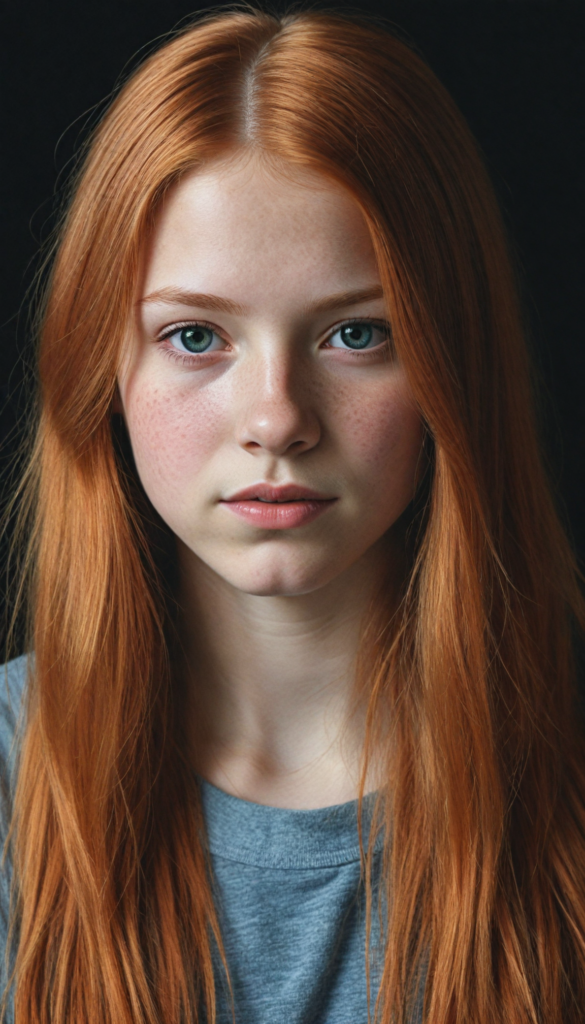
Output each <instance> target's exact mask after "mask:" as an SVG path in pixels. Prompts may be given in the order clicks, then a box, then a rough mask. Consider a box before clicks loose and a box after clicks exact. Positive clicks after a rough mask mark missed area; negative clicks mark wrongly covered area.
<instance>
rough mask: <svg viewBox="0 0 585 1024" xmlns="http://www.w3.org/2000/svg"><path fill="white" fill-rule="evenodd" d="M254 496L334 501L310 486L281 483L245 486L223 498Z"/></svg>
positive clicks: (291, 499)
mask: <svg viewBox="0 0 585 1024" xmlns="http://www.w3.org/2000/svg"><path fill="white" fill-rule="evenodd" d="M254 498H256V499H258V500H261V501H274V502H280V501H302V500H303V499H305V500H306V499H312V500H313V501H332V500H334V499H332V498H331V497H330V496H329V495H327V494H320V493H319V492H318V491H313V490H311V488H310V487H300V486H299V485H298V484H281V485H280V487H275V486H274V485H273V484H264V483H260V484H252V486H251V487H244V488H243V490H241V491H236V493H235V494H230V496H229V498H223V499H222V500H223V501H245V500H246V499H247V500H249V501H250V500H252V501H253V500H254Z"/></svg>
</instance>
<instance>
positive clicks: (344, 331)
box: [341, 324, 374, 348]
mask: <svg viewBox="0 0 585 1024" xmlns="http://www.w3.org/2000/svg"><path fill="white" fill-rule="evenodd" d="M373 333H374V331H373V329H372V327H371V326H370V324H347V326H346V327H342V328H341V338H342V341H343V342H344V343H345V344H346V345H349V347H350V348H365V347H366V345H369V343H370V342H371V340H372V337H373Z"/></svg>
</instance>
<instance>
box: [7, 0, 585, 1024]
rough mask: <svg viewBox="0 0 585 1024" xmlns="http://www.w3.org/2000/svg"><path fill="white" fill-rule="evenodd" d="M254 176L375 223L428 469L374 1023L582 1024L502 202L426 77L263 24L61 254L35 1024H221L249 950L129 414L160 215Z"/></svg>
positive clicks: (356, 48) (33, 698)
mask: <svg viewBox="0 0 585 1024" xmlns="http://www.w3.org/2000/svg"><path fill="white" fill-rule="evenodd" d="M237 147H257V148H259V149H261V150H262V151H264V152H266V153H268V154H273V155H275V156H277V157H279V158H281V159H283V160H285V161H288V162H289V163H292V164H295V165H303V166H308V167H312V168H316V169H318V170H320V171H321V172H322V173H323V174H324V175H327V176H328V177H329V178H330V179H334V180H335V181H336V182H337V183H341V184H342V185H343V186H344V187H345V188H346V189H348V190H349V191H350V192H351V193H352V195H353V196H354V197H355V199H356V200H357V202H358V203H359V205H360V207H361V208H362V210H363V212H364V215H365V217H366V219H367V222H368V225H369V228H370V230H371V234H372V239H373V242H374V246H375V249H376V253H377V256H378V260H379V265H380V270H381V274H382V278H383V283H384V287H385V291H386V297H387V303H388V308H389V312H390V319H391V322H392V324H393V331H394V337H395V344H396V348H397V352H398V355H399V357H400V358H401V360H402V362H403V364H404V367H405V368H406V371H407V374H408V377H409V380H410V383H411V386H412V389H413V391H414V394H415V397H416V400H417V402H418V405H419V407H420V410H421V412H422V416H423V417H424V421H425V423H426V426H427V431H428V437H429V450H430V451H431V455H430V469H429V475H428V500H426V502H425V503H424V508H423V509H422V511H421V510H419V511H417V512H416V513H415V512H413V522H412V527H411V529H410V532H409V537H410V541H409V544H410V550H409V570H408V575H407V579H406V580H405V582H404V589H403V595H402V600H401V604H400V607H399V609H398V611H397V612H395V613H394V615H393V617H392V619H391V621H390V619H389V613H388V612H387V611H386V610H385V608H386V605H385V602H384V601H383V600H381V601H380V602H379V604H378V605H377V606H376V607H375V608H374V609H373V611H372V616H371V620H370V621H369V623H368V626H367V628H366V629H365V632H364V636H363V644H362V650H361V670H360V671H361V675H360V679H359V681H358V682H359V687H360V688H361V692H363V693H364V694H365V696H366V698H367V701H368V716H367V722H368V727H367V740H368V742H367V748H366V754H367V753H368V752H369V751H372V752H374V751H375V756H376V757H381V758H382V759H384V763H385V765H386V767H385V769H384V770H385V778H386V780H387V785H385V786H383V787H382V789H381V790H380V796H379V811H380V814H379V817H378V826H379V827H384V828H385V829H386V831H387V836H388V841H387V845H386V854H385V861H384V864H385V874H384V884H385V886H386V893H387V899H386V900H385V902H384V915H385V916H384V921H383V926H384V933H385V958H384V963H383V973H382V981H381V986H380V994H379V998H378V1000H377V1003H376V1005H375V1006H372V1007H371V1014H372V1019H375V1020H377V1021H379V1022H380V1024H406V1022H407V1021H408V1020H409V1014H410V1013H411V1011H412V1004H413V998H414V997H413V993H414V992H415V991H416V987H417V979H418V978H419V977H420V975H421V972H423V971H426V977H427V984H426V999H425V1021H426V1022H428V1024H577V1021H578V1020H579V1019H582V1017H581V1013H582V1011H583V1007H584V1006H585V766H584V756H583V739H582V731H580V727H579V725H578V721H579V719H578V714H577V696H576V693H577V688H576V668H575V664H574V659H573V653H572V643H573V636H574V635H575V634H576V632H577V631H578V629H579V628H581V627H582V626H583V624H584V622H585V615H584V610H583V601H582V598H581V596H580V591H579V588H578V583H577V572H576V569H575V564H574V560H573V556H572V554H571V550H570V547H569V545H568V542H567V540H566V538H565V536H564V534H563V531H562V528H561V526H560V525H559V520H558V518H557V515H556V513H555V510H554V507H553V502H552V499H551V497H550V492H549V489H548V485H547V482H546V479H545V475H544V473H543V469H542V465H541V461H540V455H539V451H538V445H537V439H536V429H535V424H534V420H533V413H532V404H531V401H532V400H531V391H530V383H529V369H528V365H527V356H526V351H525V341H524V337H523V333H522V327H521V320H520V315H519V310H518V304H517V298H516V293H515V286H514V282H513V274H512V271H511V269H510V260H509V256H508V254H507V248H506V242H505V237H504V231H503V228H502V224H501V219H500V214H499V211H498V208H497V205H496V201H495V199H494V195H493V191H492V188H491V185H490V183H489V180H488V178H487V175H486V171H485V169H484V166H483V164H482V161H481V158H480V156H479V155H478V150H477V147H476V144H475V143H474V141H473V139H472V137H471V135H470V132H469V130H468V128H467V126H466V124H465V122H464V120H463V118H462V117H461V115H460V114H459V112H458V111H457V109H456V107H455V105H454V104H453V102H452V100H451V99H450V97H449V95H448V94H447V93H446V91H445V90H444V88H443V87H442V86H441V85H440V84H439V82H438V81H437V79H436V78H435V77H434V75H433V74H432V72H431V71H430V70H429V68H428V67H427V66H426V65H425V64H424V63H423V61H422V60H421V59H420V58H419V57H418V56H417V55H416V54H415V53H413V52H412V51H411V50H410V49H409V48H408V47H407V46H406V45H404V44H403V43H402V42H400V41H398V40H397V39H395V38H394V37H393V36H391V35H390V34H387V33H386V32H384V31H381V30H380V29H379V28H378V27H372V26H368V24H366V23H361V22H359V21H357V22H356V21H352V20H348V19H347V18H345V17H341V16H335V15H328V14H323V13H318V12H307V13H298V14H294V15H291V16H287V17H284V18H282V19H280V20H279V19H277V18H275V17H272V16H269V15H266V14H263V13H260V12H254V11H244V12H242V11H235V12H232V13H223V14H219V15H214V16H209V17H207V18H204V19H202V20H200V21H198V22H197V23H196V24H195V25H192V26H190V27H189V28H187V29H186V30H184V31H182V32H181V33H180V34H178V35H176V36H175V37H174V38H172V39H171V41H170V42H168V43H167V44H166V45H164V46H163V47H162V48H160V49H159V50H158V51H156V52H155V53H154V54H152V55H151V56H149V57H148V59H147V60H146V61H145V62H144V63H143V64H142V66H141V67H140V68H139V69H138V70H137V71H136V72H135V73H134V74H133V75H132V76H131V77H130V79H129V80H128V82H127V83H126V84H125V86H124V87H123V88H122V90H121V91H120V92H119V94H118V96H117V98H116V99H115V100H114V102H113V103H112V105H111V107H110V109H109V111H108V112H107V114H106V116H105V117H104V119H103V120H102V122H101V124H100V125H99V126H98V128H97V129H96V130H95V132H94V134H93V137H92V139H91V144H90V145H89V146H88V150H87V153H86V157H85V160H84V164H83V167H82V169H81V172H80V174H79V176H78V180H77V183H76V188H75V192H74V195H73V199H72V201H71V204H70V207H69V210H68V212H67V215H66V217H65V219H64V223H63V226H62V230H61V235H60V241H59V246H58V249H57V252H56V257H55V261H54V265H53V269H52V275H51V280H50V284H49V288H48V291H47V295H46V300H45V306H44V312H43V323H42V331H41V339H40V353H39V376H40V414H39V423H38V432H37V437H36V443H35V445H34V451H33V454H32V457H31V461H30V464H29V467H28V469H27V472H26V477H25V480H24V484H23V490H24V499H23V508H24V509H25V512H24V513H23V514H24V515H25V516H26V517H27V518H26V523H27V527H26V528H27V531H28V535H29V538H30V539H29V547H28V554H27V556H26V557H27V564H28V566H29V577H28V604H29V609H30V612H29V615H30V636H29V647H30V649H31V650H34V653H35V658H34V671H32V672H31V676H30V680H29V688H28V705H27V725H26V735H25V742H24V745H23V749H22V753H21V757H20V767H19V781H18V789H17V794H16V802H15V818H14V824H13V833H12V843H13V851H14V863H15V883H16V889H15V909H16V912H17V915H18V952H17V959H16V968H15V980H14V991H15V1013H16V1024H71V1022H72V1021H75V1022H76V1024H155V1022H156V1024H161V1022H164V1024H187V1022H191V1021H196V1020H203V1019H205V1020H209V1021H210V1022H213V1021H214V1019H215V997H214V980H213V979H214V974H213V969H212V954H213V949H214V945H216V944H217V945H218V947H219V948H221V942H220V937H219V930H218V926H217V920H216V917H215V913H214V907H213V901H212V896H211V889H210V883H209V875H208V865H207V859H206V854H205V844H204V841H203V823H202V817H201V811H200V807H199V803H198V794H197V789H196V785H195V783H194V781H193V780H192V775H191V772H190V771H189V770H188V766H187V763H186V759H185V755H184V748H183V744H182V741H181V736H180V732H179V728H178V724H177V722H178V718H179V717H180V716H178V715H177V714H176V706H177V698H176V694H175V692H174V688H173V685H172V684H173V675H172V641H171V639H170V632H169V622H168V619H169V615H168V610H167V608H168V600H167V598H166V597H165V593H164V585H163V583H162V582H161V578H160V574H159V572H158V569H157V567H156V564H155V559H154V555H153V549H154V546H153V542H152V538H151V536H150V533H149V531H150V529H151V527H150V525H149V522H148V518H149V517H148V514H147V512H145V509H144V507H143V505H141V503H140V500H139V498H138V493H139V492H138V489H137V487H136V486H135V483H134V481H133V480H132V473H131V472H130V471H129V470H128V467H127V466H126V465H125V464H124V461H123V459H122V458H121V456H120V451H119V446H117V445H116V441H115V436H114V433H113V428H112V403H113V399H114V395H115V389H116V374H117V369H118V366H119V359H120V351H121V346H122V342H123V338H124V332H125V330H126V329H127V324H128V322H129V318H130V317H131V315H132V306H133V302H134V299H135V289H136V283H137V276H138V273H139V266H140V259H141V253H142V252H143V251H144V245H145V242H146V239H147V237H148V233H149V230H150V228H151V225H152V221H153V216H154V213H155V211H156V208H157V204H158V203H159V202H160V201H161V198H162V196H163V195H164V193H165V190H167V189H168V188H169V186H170V185H171V184H172V183H173V182H174V181H176V180H177V178H178V177H179V176H180V175H181V174H182V173H183V172H184V171H185V170H187V169H191V168H193V167H196V166H198V165H199V164H204V163H205V162H206V161H208V160H210V159H211V158H213V157H215V156H217V155H218V154H220V153H222V152H223V151H224V150H225V151H227V150H229V149H230V148H231V149H234V148H237ZM372 756H374V755H373V754H372ZM366 760H367V758H366ZM364 777H365V770H364ZM374 827H376V826H374ZM372 848H373V844H370V849H372ZM364 856H365V857H366V859H367V856H368V855H364ZM369 873H370V872H369V865H368V864H367V863H366V880H367V879H368V877H369Z"/></svg>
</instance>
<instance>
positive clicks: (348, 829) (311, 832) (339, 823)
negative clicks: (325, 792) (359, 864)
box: [198, 776, 381, 870]
mask: <svg viewBox="0 0 585 1024" xmlns="http://www.w3.org/2000/svg"><path fill="white" fill-rule="evenodd" d="M198 781H199V786H200V791H201V798H202V805H203V813H204V817H205V824H206V829H207V840H208V845H209V850H210V853H211V854H212V855H213V856H217V857H223V858H225V859H227V860H234V861H239V862H240V863H243V864H251V865H255V866H257V867H266V868H280V869H289V870H291V869H293V870H294V869H303V868H316V867H335V866H338V865H340V864H349V863H351V862H353V861H359V859H360V847H359V839H358V801H357V800H350V801H348V802H347V803H343V804H334V805H333V806H331V807H319V808H316V809H312V810H291V809H288V808H283V807H269V806H266V805H265V804H256V803H252V802H251V801H249V800H243V799H242V798H241V797H236V796H232V795H231V794H230V793H226V792H225V791H224V790H222V789H219V788H218V787H217V786H214V785H213V784H212V783H211V782H207V780H206V779H203V778H201V777H200V776H199V777H198ZM375 798H376V794H375V793H368V794H366V796H365V797H364V800H363V803H362V829H363V841H364V847H365V848H366V849H367V845H368V834H369V828H370V823H371V818H372V811H373V808H374V803H375ZM380 839H381V837H378V841H377V842H376V847H375V848H376V849H377V848H378V847H379V845H380Z"/></svg>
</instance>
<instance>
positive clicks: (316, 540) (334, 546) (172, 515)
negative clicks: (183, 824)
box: [119, 153, 422, 808]
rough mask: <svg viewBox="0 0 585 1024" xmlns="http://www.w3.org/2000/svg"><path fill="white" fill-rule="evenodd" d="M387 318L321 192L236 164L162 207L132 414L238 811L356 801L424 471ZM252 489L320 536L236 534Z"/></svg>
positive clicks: (211, 760) (365, 257)
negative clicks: (384, 611)
mask: <svg viewBox="0 0 585 1024" xmlns="http://www.w3.org/2000/svg"><path fill="white" fill-rule="evenodd" d="M387 320H388V314H387V310H386V308H385V303H384V299H383V296H382V291H381V287H380V278H379V273H378V268H377V265H376V260H375V256H374V251H373V247H372V243H371V240H370V236H369V233H368V230H367V227H366V224H365V221H364V218H363V216H362V213H361V211H360V210H359V208H358V206H357V204H356V203H355V201H354V200H353V199H352V198H351V196H350V195H349V194H347V193H345V192H344V191H343V190H341V189H340V188H338V187H337V186H333V185H332V184H330V183H329V182H328V181H327V180H326V179H324V178H323V177H321V176H320V175H319V174H317V173H316V172H312V171H306V170H298V169H296V170H293V169H292V168H286V169H285V173H283V170H282V169H280V168H279V166H278V164H276V163H275V162H274V161H271V162H270V163H268V162H267V161H266V159H265V158H263V157H261V156H259V155H256V154H248V153H243V154H241V153H237V154H234V155H228V156H225V157H223V158H221V159H218V160H217V161H216V162H215V163H213V164H210V165H207V166H206V167H205V168H203V169H199V170H197V171H193V172H191V173H188V174H187V175H185V176H184V177H183V179H182V180H181V181H180V182H179V184H178V185H176V186H175V187H174V189H173V190H171V192H170V193H169V195H168V196H167V198H166V200H165V204H164V206H163V208H162V209H161V211H160V213H159V215H158V219H157V222H156V226H155V231H154V234H153V238H152V240H151V244H150V247H149V250H148V252H147V253H145V259H144V272H143V275H142V279H141V285H140V294H139V296H138V302H137V307H136V321H135V324H133V325H132V327H131V330H130V331H129V336H128V342H127V345H126V349H125V352H124V357H123V361H122V365H121V368H120V374H119V403H120V405H119V407H120V409H121V410H122V411H123V414H124V416H125V419H126V423H127V426H128V431H129V434H130V439H131V443H132V448H133V452H134V456H135V460H136V466H137V469H138V473H139V475H140V478H141V481H142V483H143V486H144V488H145V491H146V493H147V495H148V497H149V498H150V501H151V502H152V504H153V505H154V507H155V508H156V509H157V511H158V512H159V514H160V515H161V516H162V518H163V519H164V520H165V522H166V523H167V524H168V525H169V526H170V528H171V529H172V530H173V532H174V533H175V535H176V537H177V539H178V541H177V542H178V551H179V561H180V567H181V577H182V590H181V595H180V600H181V607H182V609H183V624H182V628H183V635H184V638H185V639H184V643H185V651H186V657H187V664H188V684H189V721H188V731H189V734H190V736H191V737H192V759H193V765H194V767H195V768H196V770H197V771H198V772H199V773H200V774H201V775H202V776H203V777H204V778H206V779H207V780H208V781H210V782H212V783H214V784H215V785H217V786H219V787H220V788H222V789H224V790H225V791H227V792H229V793H231V794H233V795H235V796H238V797H240V798H243V799H246V800H251V801H254V802H257V803H262V804H267V805H272V806H278V807H289V808H315V807H323V806H328V805H332V804H338V803H343V802H345V801H347V800H351V799H354V798H355V797H356V796H357V793H358V782H359V772H360V760H361V753H362V749H363V715H362V714H360V713H359V711H358V712H356V711H355V708H354V704H353V701H352V697H353V689H354V675H355V671H354V665H355V657H356V652H357V646H358V638H359V631H360V626H361V623H362V620H363V617H364V614H365V612H366V610H367V609H368V605H369V602H370V600H371V597H372V594H373V592H374V589H375V588H376V586H377V585H378V583H379V581H380V578H381V574H382V573H383V572H385V566H387V565H388V560H389V559H390V560H391V559H392V558H393V557H394V555H393V547H392V530H391V528H392V526H393V525H394V523H395V522H396V521H397V519H398V518H399V516H400V515H401V513H402V512H403V511H404V509H405V508H406V507H407V505H408V503H409V502H410V500H411V498H412V495H413V493H414V489H415V486H416V480H417V474H418V473H419V472H420V466H421V444H422V425H421V420H420V417H419V414H418V411H417V408H416V405H415V403H414V400H413V398H412V394H411V392H410V388H409V385H408V381H407V379H406V375H405V373H404V370H403V369H402V367H401V365H400V363H399V362H398V361H397V360H396V358H395V357H393V355H392V351H391V347H390V346H389V342H388V326H387ZM194 345H196V346H198V347H197V348H196V350H194V347H193V346H194ZM352 345H353V346H354V347H353V348H352V347H351V346H352ZM355 345H359V346H361V348H356V347H355ZM187 346H190V347H187ZM205 346H206V347H205ZM260 484H265V485H269V486H272V487H274V486H278V485H287V484H296V485H299V486H301V487H304V488H309V489H311V490H312V491H313V492H317V493H318V494H319V495H320V496H321V498H322V500H321V501H320V502H317V503H316V504H315V507H316V508H318V513H315V516H316V517H315V518H313V519H312V520H311V521H307V522H301V523H300V524H297V525H292V526H286V525H285V526H284V527H281V528H269V527H267V526H266V524H265V522H264V521H262V522H260V521H259V520H258V521H257V520H255V519H254V517H253V516H252V521H250V514H248V518H246V517H245V516H244V518H242V515H243V513H242V515H240V514H238V513H237V509H236V503H234V502H230V500H229V499H230V498H232V497H233V496H234V495H235V494H236V492H239V491H241V490H242V489H243V488H250V487H251V488H252V489H253V488H254V487H255V486H258V485H260ZM325 499H327V500H325ZM277 504H278V507H279V508H280V509H281V510H282V509H283V508H284V512H283V514H285V513H286V512H287V511H288V510H290V509H292V508H293V506H292V505H289V506H288V508H287V506H286V505H283V503H282V502H281V503H278V502H277ZM256 506H257V507H258V508H259V514H260V516H262V515H263V514H264V513H266V505H264V506H263V505H261V504H260V505H258V503H256ZM274 507H276V506H274ZM296 507H297V508H298V507H300V508H301V512H302V511H304V510H306V509H307V508H308V506H307V505H301V506H298V504H297V506H296ZM279 514H280V513H279ZM266 515H268V513H266ZM375 784H376V780H375V779H373V778H372V779H371V780H370V785H369V788H372V787H373V786H374V785H375Z"/></svg>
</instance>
